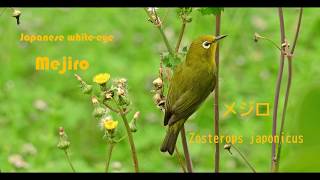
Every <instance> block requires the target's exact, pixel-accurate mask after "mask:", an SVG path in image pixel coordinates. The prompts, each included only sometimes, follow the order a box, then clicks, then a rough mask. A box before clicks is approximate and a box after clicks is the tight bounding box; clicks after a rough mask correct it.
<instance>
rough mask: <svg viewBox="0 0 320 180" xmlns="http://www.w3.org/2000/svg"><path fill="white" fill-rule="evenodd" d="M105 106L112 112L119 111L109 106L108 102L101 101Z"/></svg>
mask: <svg viewBox="0 0 320 180" xmlns="http://www.w3.org/2000/svg"><path fill="white" fill-rule="evenodd" d="M103 104H104V105H105V106H106V107H107V108H109V109H110V110H111V111H113V112H116V113H119V111H118V110H116V109H114V108H113V107H112V106H110V105H109V104H107V103H103Z"/></svg>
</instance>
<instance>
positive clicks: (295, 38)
mask: <svg viewBox="0 0 320 180" xmlns="http://www.w3.org/2000/svg"><path fill="white" fill-rule="evenodd" d="M302 13H303V8H300V13H299V19H298V23H297V28H296V33H295V37H294V40H293V45H292V49H291V51H290V54H288V53H287V59H288V81H287V87H286V95H285V100H284V105H283V112H282V118H281V125H280V132H279V135H280V136H281V135H282V134H283V132H284V123H285V118H286V111H287V105H288V101H289V94H290V88H291V81H292V56H293V53H294V50H295V47H296V44H297V40H298V36H299V32H300V25H301V19H302ZM286 50H287V51H288V47H287V49H286ZM281 147H282V143H281V141H279V144H278V151H277V161H276V169H275V171H276V172H277V171H278V170H279V164H280V155H281Z"/></svg>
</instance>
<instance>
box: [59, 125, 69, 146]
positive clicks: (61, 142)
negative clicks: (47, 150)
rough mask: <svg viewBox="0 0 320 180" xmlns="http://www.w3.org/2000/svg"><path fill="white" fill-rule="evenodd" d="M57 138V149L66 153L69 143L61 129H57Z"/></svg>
mask: <svg viewBox="0 0 320 180" xmlns="http://www.w3.org/2000/svg"><path fill="white" fill-rule="evenodd" d="M59 137H60V140H59V142H58V145H57V147H58V148H59V149H61V150H64V151H66V150H67V149H68V148H69V146H70V141H69V140H68V136H67V134H66V132H65V131H64V128H63V127H60V128H59Z"/></svg>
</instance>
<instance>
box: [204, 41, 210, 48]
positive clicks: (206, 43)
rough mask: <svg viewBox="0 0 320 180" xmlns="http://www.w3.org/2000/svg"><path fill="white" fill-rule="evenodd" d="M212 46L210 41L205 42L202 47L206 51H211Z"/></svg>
mask: <svg viewBox="0 0 320 180" xmlns="http://www.w3.org/2000/svg"><path fill="white" fill-rule="evenodd" d="M210 46H211V43H209V42H208V41H204V42H203V43H202V47H203V48H205V49H209V48H210Z"/></svg>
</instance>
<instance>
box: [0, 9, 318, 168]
mask: <svg viewBox="0 0 320 180" xmlns="http://www.w3.org/2000/svg"><path fill="white" fill-rule="evenodd" d="M2 10H3V8H1V9H0V11H2ZM20 10H21V12H22V16H21V24H20V25H19V26H17V25H16V21H15V19H14V18H12V17H11V13H12V10H11V9H7V10H6V11H5V12H4V13H3V14H2V15H1V16H0V44H1V46H0V47H1V50H0V67H1V70H0V101H1V103H0V138H1V140H0V169H1V171H3V172H6V171H9V172H12V171H29V172H33V171H35V172H47V171H49V172H52V171H53V172H56V171H64V172H70V171H71V169H70V167H69V166H68V164H67V162H66V160H65V156H64V154H63V151H61V150H59V149H58V148H57V147H56V145H57V142H58V128H59V127H60V126H63V127H64V128H65V130H66V132H67V134H68V137H69V140H70V141H71V147H70V149H69V150H70V155H71V160H72V162H73V164H74V166H75V168H76V170H77V171H81V172H103V171H104V164H105V158H106V143H105V140H104V139H103V132H102V131H101V130H100V128H99V127H98V121H97V120H95V118H94V117H93V116H92V110H93V107H92V105H91V103H90V97H88V96H85V95H83V94H82V93H81V90H80V89H79V83H78V82H77V80H76V79H75V78H74V76H73V73H74V72H72V71H71V72H67V73H66V74H65V75H60V74H58V73H57V72H55V71H50V72H41V71H40V72H36V71H35V58H36V57H37V56H48V57H49V58H54V59H61V58H62V57H63V56H72V57H74V58H81V59H87V60H88V61H89V63H90V67H89V69H88V70H87V71H78V72H77V73H78V74H79V75H81V76H82V77H83V79H84V80H86V81H87V82H88V83H91V84H93V82H92V78H93V76H94V75H95V74H97V73H101V72H108V73H110V74H111V77H112V78H117V77H125V78H127V79H128V84H129V94H130V99H131V101H132V109H133V111H132V113H130V114H129V116H132V114H133V113H134V111H140V112H141V118H140V119H139V120H138V132H137V133H135V134H134V140H135V143H136V147H137V152H138V159H139V162H140V169H141V171H144V172H167V171H169V172H181V167H180V166H179V163H178V161H177V159H176V157H170V156H169V155H167V154H163V153H161V152H160V150H159V148H160V145H161V142H162V140H163V138H164V135H165V128H164V127H163V126H162V124H163V122H162V121H163V120H162V119H163V114H162V113H161V112H160V110H159V109H157V107H156V106H155V105H154V103H153V100H152V96H153V94H152V93H151V92H150V91H151V90H152V81H153V80H154V79H155V78H157V76H158V67H159V53H161V52H163V51H165V50H166V49H165V46H164V43H163V41H162V39H161V36H160V34H159V32H158V30H157V29H156V28H155V27H153V25H152V24H151V23H150V22H149V21H148V20H147V16H146V14H145V12H144V10H143V9H142V8H71V9H69V8H21V9H20ZM158 13H159V16H160V17H161V18H162V21H163V23H164V28H165V33H166V35H167V36H168V38H169V41H170V43H171V44H172V46H173V47H174V45H175V43H176V41H177V37H178V34H179V31H180V26H181V22H180V20H179V19H178V17H177V15H176V12H175V9H174V8H169V9H168V8H160V9H159V10H158ZM284 13H285V14H284V16H285V26H286V34H287V37H288V40H289V42H291V43H292V40H293V35H294V30H295V26H296V22H297V16H298V9H294V8H292V9H284ZM319 29H320V11H319V9H315V8H306V9H305V10H304V14H303V19H302V27H301V34H300V37H299V40H298V44H297V46H296V54H295V56H294V60H293V82H292V89H291V95H290V100H289V104H288V111H287V121H286V131H285V132H286V134H289V135H290V134H291V135H304V143H303V144H285V145H284V146H283V147H284V148H283V153H282V161H281V165H280V170H281V171H320V155H319V153H318V152H319V150H320V144H319V140H318V137H319V125H320V123H319V114H320V111H319V107H320V104H319V102H320V83H319V82H320V76H319V72H320V68H319V62H318V60H319V53H320V43H319V41H320V31H319ZM214 32H215V18H214V16H212V15H207V16H203V15H201V13H200V12H198V11H197V10H194V11H193V12H192V22H191V23H190V24H188V25H187V28H186V31H185V36H184V38H183V40H182V47H183V46H187V45H189V44H190V42H191V41H192V40H193V39H195V38H196V37H198V36H200V35H203V34H214ZM221 32H222V34H228V35H229V36H228V37H227V38H226V39H225V40H224V41H223V42H222V44H221V53H220V54H221V65H220V88H221V89H220V102H221V104H220V115H221V134H231V135H232V134H234V135H242V136H243V137H244V143H243V144H238V145H237V146H238V148H239V149H241V151H242V152H243V153H244V154H245V155H246V157H247V158H248V159H249V161H250V162H251V163H252V164H253V166H254V167H255V168H256V170H257V171H258V172H265V171H269V169H270V163H271V162H270V158H271V145H270V144H253V145H250V144H249V137H250V136H251V135H269V134H270V133H271V121H272V108H273V97H274V91H275V90H274V89H275V82H276V76H277V71H278V66H279V51H278V50H277V49H275V48H274V47H273V46H272V45H271V44H270V43H268V42H266V41H260V42H258V43H255V42H254V41H253V36H254V33H255V32H258V33H259V34H261V35H263V36H265V37H268V38H270V39H272V40H274V41H275V42H276V43H278V44H279V39H280V35H279V21H278V14H277V9H275V8H269V9H268V8H243V9H241V8H225V10H224V12H223V14H222V30H221ZM21 33H25V34H62V35H65V36H67V35H69V34H74V33H87V34H94V35H96V34H110V35H113V36H114V41H113V42H111V43H101V42H34V43H32V44H30V43H24V42H20V41H19V39H20V34H21ZM286 73H287V69H286V68H285V71H284V79H283V86H282V87H285V86H284V85H285V82H286ZM283 97H284V88H282V91H281V98H280V109H279V113H281V112H282V104H283ZM250 101H253V102H254V103H257V102H268V103H270V108H271V111H270V116H268V117H256V116H255V113H252V114H251V115H250V116H247V117H241V116H240V115H239V111H240V105H241V103H242V102H246V103H249V102H250ZM232 102H236V106H235V108H236V109H235V110H236V111H237V113H238V114H236V115H228V116H226V117H223V112H224V111H225V110H226V108H225V106H224V105H225V104H227V105H230V104H231V103H232ZM213 116H214V113H213V97H212V96H210V97H209V98H208V99H207V101H206V102H205V103H204V104H203V106H201V108H200V109H199V111H198V112H197V113H196V114H195V115H194V116H192V118H190V120H189V121H188V122H187V124H186V128H187V138H188V139H189V138H190V132H198V133H200V134H202V135H205V134H208V133H211V134H213ZM279 117H280V116H279ZM114 118H115V119H117V118H118V119H117V120H119V121H120V124H119V125H120V126H123V124H122V123H121V119H119V117H118V116H114ZM178 143H179V146H180V145H181V143H180V140H179V142H178ZM189 149H190V154H191V157H192V160H193V166H194V171H195V172H208V171H209V172H212V171H213V169H214V167H213V162H214V145H213V144H191V145H189ZM180 152H182V148H181V147H180ZM17 155H19V156H20V157H22V158H23V161H24V162H25V163H26V164H23V165H25V166H24V168H17V167H15V165H13V164H12V161H19V158H17V157H18V156H17ZM17 159H18V160H17ZM110 170H111V171H125V172H126V171H133V167H132V160H131V156H130V148H129V145H128V143H127V141H122V142H121V143H120V144H118V145H117V146H116V147H115V149H114V154H113V156H112V160H111V166H110ZM221 171H223V172H250V169H249V168H248V167H247V166H246V165H245V164H244V163H243V160H242V159H241V158H240V156H239V154H237V153H236V152H235V151H233V156H231V155H230V154H229V153H228V152H226V151H224V150H223V147H221Z"/></svg>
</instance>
